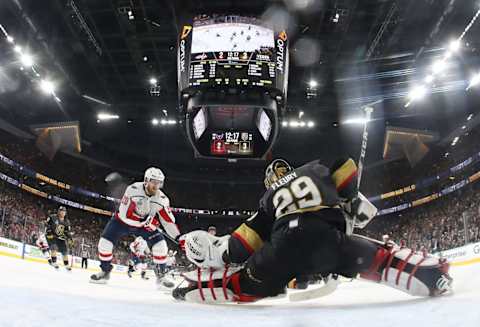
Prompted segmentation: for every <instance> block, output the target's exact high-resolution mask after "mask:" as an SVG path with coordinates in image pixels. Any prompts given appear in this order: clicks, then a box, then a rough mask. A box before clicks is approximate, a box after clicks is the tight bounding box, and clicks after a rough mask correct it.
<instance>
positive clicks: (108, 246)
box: [98, 237, 113, 261]
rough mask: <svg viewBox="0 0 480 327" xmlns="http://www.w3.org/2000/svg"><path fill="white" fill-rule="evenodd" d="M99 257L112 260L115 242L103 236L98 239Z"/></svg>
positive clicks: (103, 259)
mask: <svg viewBox="0 0 480 327" xmlns="http://www.w3.org/2000/svg"><path fill="white" fill-rule="evenodd" d="M98 257H99V258H100V260H101V261H110V260H112V258H113V243H112V242H110V241H109V240H107V239H106V238H103V237H101V238H100V241H98Z"/></svg>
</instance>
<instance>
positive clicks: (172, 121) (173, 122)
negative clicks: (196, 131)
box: [167, 119, 177, 125]
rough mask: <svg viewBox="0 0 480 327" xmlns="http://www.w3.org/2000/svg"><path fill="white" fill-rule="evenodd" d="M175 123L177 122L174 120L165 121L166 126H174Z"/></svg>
mask: <svg viewBox="0 0 480 327" xmlns="http://www.w3.org/2000/svg"><path fill="white" fill-rule="evenodd" d="M176 123H177V121H176V120H174V119H169V120H167V124H168V125H175V124H176Z"/></svg>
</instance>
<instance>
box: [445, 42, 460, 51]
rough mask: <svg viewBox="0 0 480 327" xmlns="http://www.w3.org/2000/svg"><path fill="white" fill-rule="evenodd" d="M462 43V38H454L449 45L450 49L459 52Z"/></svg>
mask: <svg viewBox="0 0 480 327" xmlns="http://www.w3.org/2000/svg"><path fill="white" fill-rule="evenodd" d="M460 46H461V43H460V40H454V41H452V42H450V45H449V46H448V48H449V50H450V51H451V52H454V53H455V52H457V51H458V50H459V49H460Z"/></svg>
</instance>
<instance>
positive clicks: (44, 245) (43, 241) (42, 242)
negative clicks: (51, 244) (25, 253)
mask: <svg viewBox="0 0 480 327" xmlns="http://www.w3.org/2000/svg"><path fill="white" fill-rule="evenodd" d="M35 244H36V245H37V246H38V248H39V249H40V250H42V251H45V250H48V242H47V238H46V237H45V234H41V235H40V236H39V237H38V239H37V241H36V242H35Z"/></svg>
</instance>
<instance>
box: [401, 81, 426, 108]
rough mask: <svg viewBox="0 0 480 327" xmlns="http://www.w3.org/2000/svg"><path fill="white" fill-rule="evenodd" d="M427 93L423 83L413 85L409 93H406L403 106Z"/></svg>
mask: <svg viewBox="0 0 480 327" xmlns="http://www.w3.org/2000/svg"><path fill="white" fill-rule="evenodd" d="M426 94H427V88H426V87H425V86H423V85H419V86H416V87H414V88H413V89H412V90H411V91H410V92H409V93H408V102H407V104H406V105H405V107H408V106H409V105H410V103H412V102H413V101H417V100H421V99H423V98H424V97H425V95H426Z"/></svg>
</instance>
